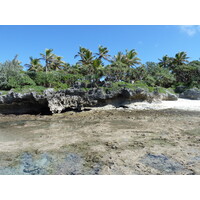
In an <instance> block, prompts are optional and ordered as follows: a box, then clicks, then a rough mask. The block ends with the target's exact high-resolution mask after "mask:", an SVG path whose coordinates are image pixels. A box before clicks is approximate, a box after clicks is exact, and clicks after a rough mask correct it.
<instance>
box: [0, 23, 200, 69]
mask: <svg viewBox="0 0 200 200" xmlns="http://www.w3.org/2000/svg"><path fill="white" fill-rule="evenodd" d="M98 45H103V46H106V47H108V49H109V50H110V54H111V55H115V54H116V53H117V52H118V51H125V49H129V50H130V49H135V50H136V51H137V52H138V57H139V58H140V59H141V60H142V63H145V62H146V61H154V62H157V61H158V58H161V57H162V56H163V55H166V54H167V55H169V56H174V54H175V53H177V52H179V51H186V52H187V53H188V56H189V57H190V60H195V59H199V58H200V26H169V25H163V26H159V25H154V26H144V25H141V26H137V25H130V26H125V25H122V26H119V25H118V26H110V25H107V26H92V25H91V26H90V25H88V26H84V25H82V26H69V25H66V26H58V25H56V26H0V62H3V61H5V60H7V59H12V58H13V57H14V56H15V55H16V54H18V55H19V60H20V61H22V64H23V65H24V64H25V63H28V62H29V57H30V56H33V57H34V58H38V57H40V53H41V52H43V51H44V50H45V49H46V48H53V49H54V53H55V54H56V55H59V56H63V57H64V60H65V61H66V62H69V63H71V64H73V63H75V62H76V61H77V59H74V55H75V54H76V53H77V51H78V49H79V46H83V47H86V48H89V49H90V50H92V51H93V52H96V51H97V48H98Z"/></svg>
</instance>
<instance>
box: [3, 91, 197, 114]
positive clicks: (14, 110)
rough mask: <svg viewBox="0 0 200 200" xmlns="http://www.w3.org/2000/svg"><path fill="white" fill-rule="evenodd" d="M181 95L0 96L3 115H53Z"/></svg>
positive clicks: (184, 95)
mask: <svg viewBox="0 0 200 200" xmlns="http://www.w3.org/2000/svg"><path fill="white" fill-rule="evenodd" d="M179 96H180V97H181V98H186V99H196V100H200V92H199V91H198V90H194V89H190V90H187V91H185V92H183V93H181V94H180V95H179ZM177 100H178V95H176V94H172V93H170V92H166V93H158V92H155V91H154V92H147V91H146V90H145V89H141V88H138V89H135V90H131V89H128V88H122V89H120V90H117V91H106V92H105V91H104V90H103V89H102V88H92V89H90V90H89V91H84V90H82V89H67V90H60V91H55V90H54V89H53V88H49V89H46V90H45V91H44V92H43V93H42V94H38V93H36V92H29V93H23V94H22V93H16V92H13V91H10V92H9V93H8V94H7V95H1V96H0V114H54V113H62V112H66V111H70V110H74V111H82V110H84V109H86V108H88V107H89V108H91V107H101V106H106V105H112V106H114V107H116V108H119V107H126V105H129V104H131V103H135V102H148V103H152V102H160V101H177Z"/></svg>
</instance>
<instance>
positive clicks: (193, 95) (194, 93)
mask: <svg viewBox="0 0 200 200" xmlns="http://www.w3.org/2000/svg"><path fill="white" fill-rule="evenodd" d="M179 97H180V98H185V99H193V100H200V90H198V89H196V88H193V89H188V90H185V91H184V92H183V93H181V94H180V96H179Z"/></svg>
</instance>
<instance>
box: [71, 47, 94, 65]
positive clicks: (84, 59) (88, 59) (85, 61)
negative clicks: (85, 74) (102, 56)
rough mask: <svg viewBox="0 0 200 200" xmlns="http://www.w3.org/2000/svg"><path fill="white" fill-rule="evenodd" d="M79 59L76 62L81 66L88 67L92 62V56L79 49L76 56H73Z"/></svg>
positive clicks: (87, 50)
mask: <svg viewBox="0 0 200 200" xmlns="http://www.w3.org/2000/svg"><path fill="white" fill-rule="evenodd" d="M76 57H80V58H81V59H80V60H79V61H78V63H80V64H82V65H89V64H91V63H92V62H93V59H94V56H93V53H92V52H91V51H90V50H89V49H86V48H83V47H80V48H79V52H78V54H77V55H75V56H74V58H76Z"/></svg>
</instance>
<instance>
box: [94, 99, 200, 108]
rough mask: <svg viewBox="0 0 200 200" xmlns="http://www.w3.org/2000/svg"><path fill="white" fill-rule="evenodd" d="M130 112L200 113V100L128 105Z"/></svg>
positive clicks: (108, 106)
mask: <svg viewBox="0 0 200 200" xmlns="http://www.w3.org/2000/svg"><path fill="white" fill-rule="evenodd" d="M126 106H127V107H128V109H130V110H164V109H178V110H185V111H200V100H189V99H180V98H179V99H178V100H177V101H160V102H152V103H148V102H146V101H145V102H135V103H131V104H126ZM95 109H98V110H99V109H100V110H110V109H123V108H116V107H114V106H112V105H106V106H104V107H99V108H95Z"/></svg>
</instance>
